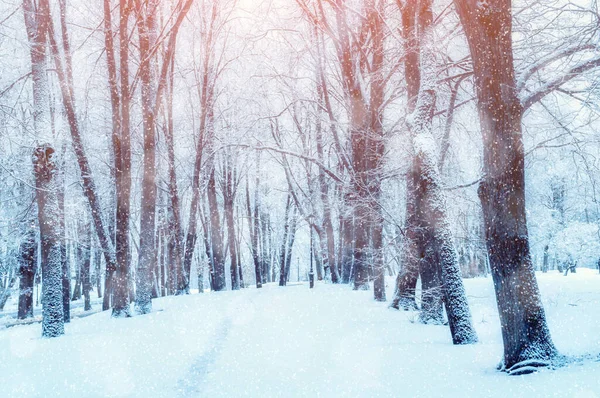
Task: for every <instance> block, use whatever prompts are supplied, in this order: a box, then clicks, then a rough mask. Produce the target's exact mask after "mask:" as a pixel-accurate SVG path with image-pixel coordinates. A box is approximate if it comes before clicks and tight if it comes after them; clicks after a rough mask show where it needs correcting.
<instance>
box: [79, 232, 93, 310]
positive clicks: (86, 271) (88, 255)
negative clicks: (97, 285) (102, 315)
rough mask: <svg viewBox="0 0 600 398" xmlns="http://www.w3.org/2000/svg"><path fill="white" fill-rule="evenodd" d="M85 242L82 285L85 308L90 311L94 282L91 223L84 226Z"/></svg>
mask: <svg viewBox="0 0 600 398" xmlns="http://www.w3.org/2000/svg"><path fill="white" fill-rule="evenodd" d="M84 228H85V230H84V234H83V235H84V236H83V237H82V238H83V239H84V243H83V245H82V255H83V259H82V260H83V261H82V262H81V264H80V267H81V268H80V273H81V286H82V288H83V297H84V302H83V310H84V311H90V310H91V309H92V303H91V300H90V292H91V290H92V284H91V281H90V266H91V263H92V250H91V249H92V234H91V231H90V226H89V224H87V223H86V224H85V226H84Z"/></svg>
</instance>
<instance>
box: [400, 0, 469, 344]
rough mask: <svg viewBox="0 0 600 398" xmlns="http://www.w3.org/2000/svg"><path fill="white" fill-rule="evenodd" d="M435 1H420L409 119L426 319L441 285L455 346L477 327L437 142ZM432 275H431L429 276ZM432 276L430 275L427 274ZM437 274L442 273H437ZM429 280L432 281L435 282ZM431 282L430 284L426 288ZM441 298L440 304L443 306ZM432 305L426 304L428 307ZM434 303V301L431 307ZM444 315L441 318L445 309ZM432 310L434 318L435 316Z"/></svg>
mask: <svg viewBox="0 0 600 398" xmlns="http://www.w3.org/2000/svg"><path fill="white" fill-rule="evenodd" d="M431 3H432V1H431V0H429V1H425V2H422V3H420V4H419V6H420V9H419V10H418V14H417V15H416V18H417V21H418V24H417V27H418V29H417V31H418V32H419V33H418V34H419V35H420V38H419V39H420V42H421V43H420V44H421V45H420V56H421V60H420V72H421V86H420V90H419V94H418V100H417V104H416V107H415V111H414V112H413V113H412V114H411V115H410V117H409V120H408V125H409V130H410V132H411V136H412V141H413V146H414V150H415V156H416V165H417V171H418V175H419V176H420V180H419V185H420V186H421V189H420V191H421V192H422V194H423V196H422V197H421V198H420V203H419V202H417V205H418V209H419V210H420V211H421V214H420V217H419V218H420V225H421V227H422V231H423V234H424V241H425V252H424V253H423V256H422V259H421V264H422V267H421V277H422V283H423V285H424V291H425V289H426V288H429V291H430V292H432V301H431V302H430V303H429V302H428V301H427V300H425V301H424V308H422V314H424V315H425V317H426V319H425V320H429V319H434V320H436V319H435V317H436V315H437V312H438V310H437V307H438V306H439V307H440V308H441V299H438V298H437V290H438V287H436V286H435V285H436V284H438V283H440V282H441V283H440V285H441V287H442V288H441V289H439V290H441V292H442V293H443V297H444V304H445V306H446V313H447V314H448V323H449V326H450V332H451V333H452V340H453V342H454V344H470V343H475V342H476V341H477V335H476V333H475V329H474V328H473V323H472V320H471V312H470V309H469V303H468V301H467V296H466V293H465V289H464V286H463V282H462V276H461V273H460V267H459V265H458V261H457V255H456V249H455V247H454V242H453V237H452V232H451V229H450V223H449V221H448V215H447V209H446V198H445V194H444V191H443V187H442V182H441V176H440V172H439V159H438V155H437V146H436V143H435V138H434V135H433V132H432V119H433V113H434V111H435V103H436V92H435V86H436V84H437V83H436V72H437V71H436V63H435V57H434V55H433V51H434V50H433V48H432V47H433V43H434V42H433V31H432V23H433V13H432V9H431ZM430 273H431V275H429V274H430ZM426 275H427V276H431V278H429V277H427V278H426V277H425V276H426ZM436 276H437V277H436ZM430 281H431V282H433V283H432V284H431V285H430ZM426 285H428V286H426ZM438 301H439V302H440V304H438ZM425 303H427V306H425ZM429 304H431V305H429ZM439 312H440V318H441V311H439ZM430 314H431V315H433V317H434V318H430Z"/></svg>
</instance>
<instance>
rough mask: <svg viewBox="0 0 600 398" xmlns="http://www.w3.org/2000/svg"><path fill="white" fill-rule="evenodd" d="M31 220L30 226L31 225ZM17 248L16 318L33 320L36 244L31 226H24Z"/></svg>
mask: <svg viewBox="0 0 600 398" xmlns="http://www.w3.org/2000/svg"><path fill="white" fill-rule="evenodd" d="M33 223H34V221H33V220H32V221H31V222H30V224H33ZM25 228H26V232H25V235H24V236H23V240H22V241H21V246H20V248H19V253H20V255H19V277H20V281H19V310H18V318H19V319H27V318H33V284H34V282H35V274H36V272H37V242H36V239H35V229H34V227H33V225H26V226H25Z"/></svg>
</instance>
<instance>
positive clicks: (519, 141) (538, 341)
mask: <svg viewBox="0 0 600 398" xmlns="http://www.w3.org/2000/svg"><path fill="white" fill-rule="evenodd" d="M454 4H455V6H456V9H457V11H458V14H459V16H460V20H461V23H462V26H463V29H464V30H465V33H466V36H467V41H468V43H469V48H470V50H471V57H472V59H473V70H474V74H475V87H476V93H477V98H478V101H479V106H478V110H479V118H480V123H481V130H482V135H483V140H484V172H485V176H484V178H483V180H482V182H481V185H480V187H479V196H480V199H481V203H482V206H483V215H484V221H485V231H486V241H487V248H488V253H489V258H490V267H491V270H492V277H493V280H494V287H495V289H496V299H497V302H498V309H499V314H500V321H501V326H502V336H503V340H504V360H503V368H504V369H505V370H507V371H508V372H509V373H511V374H522V373H528V372H531V371H534V370H535V368H536V367H540V366H547V365H548V364H549V361H551V360H552V359H553V358H555V357H556V355H557V351H556V348H555V347H554V343H553V342H552V339H551V337H550V331H549V329H548V326H547V323H546V315H545V312H544V308H543V306H542V302H541V298H540V292H539V288H538V284H537V280H536V278H535V273H534V269H533V265H532V262H531V256H530V249H529V238H528V231H527V217H526V212H525V175H524V173H525V163H524V160H525V154H524V150H523V136H522V131H521V119H522V116H523V105H522V104H521V101H520V99H519V97H518V93H517V90H516V80H515V69H514V60H513V49H512V36H511V32H512V12H511V2H510V1H509V0H500V1H496V2H493V3H492V2H485V3H484V2H476V1H474V0H455V1H454Z"/></svg>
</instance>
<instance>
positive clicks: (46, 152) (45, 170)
mask: <svg viewBox="0 0 600 398" xmlns="http://www.w3.org/2000/svg"><path fill="white" fill-rule="evenodd" d="M53 157H54V149H52V147H51V146H50V145H48V144H46V145H43V146H40V147H38V148H36V150H35V152H34V153H33V169H34V174H35V186H36V189H37V190H36V200H37V204H38V220H39V227H40V242H41V258H42V261H41V266H42V279H43V284H42V290H43V292H42V336H43V337H57V336H60V335H62V334H64V332H65V329H64V321H65V320H64V313H63V289H62V248H61V242H62V235H63V231H61V229H60V210H59V203H58V196H57V193H58V189H59V186H58V181H57V177H58V175H57V172H58V170H57V168H56V164H55V161H54V159H53Z"/></svg>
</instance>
